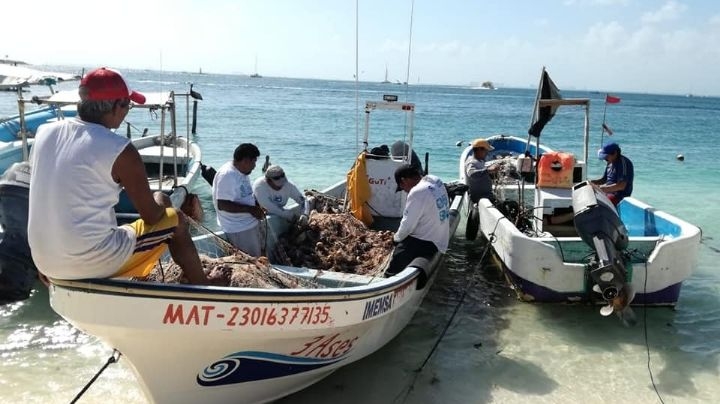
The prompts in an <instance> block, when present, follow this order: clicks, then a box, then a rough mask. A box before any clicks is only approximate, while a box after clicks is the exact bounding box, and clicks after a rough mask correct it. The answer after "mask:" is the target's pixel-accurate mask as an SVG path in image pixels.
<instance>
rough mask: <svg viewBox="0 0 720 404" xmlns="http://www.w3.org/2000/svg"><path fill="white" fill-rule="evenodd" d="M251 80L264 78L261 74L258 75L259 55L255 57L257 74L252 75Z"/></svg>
mask: <svg viewBox="0 0 720 404" xmlns="http://www.w3.org/2000/svg"><path fill="white" fill-rule="evenodd" d="M250 78H253V79H261V78H262V76H261V75H260V74H258V69H257V55H255V73H253V74H251V75H250Z"/></svg>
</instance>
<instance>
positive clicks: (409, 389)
mask: <svg viewBox="0 0 720 404" xmlns="http://www.w3.org/2000/svg"><path fill="white" fill-rule="evenodd" d="M495 227H496V228H497V224H496V226H495ZM494 237H495V233H494V232H493V233H490V238H491V239H494ZM491 246H492V241H490V240H488V243H487V245H485V249H484V250H483V253H482V256H480V261H479V262H478V266H477V267H481V266H482V263H483V262H484V261H485V257H486V256H487V253H488V252H489V251H490V248H491ZM476 284H477V281H475V282H469V283H468V284H467V285H466V286H465V289H464V290H463V293H462V295H460V299H459V300H458V302H457V303H456V304H455V308H454V309H453V313H452V315H450V318H449V319H448V321H447V323H445V327H443V330H442V332H441V333H440V335H439V336H438V338H437V340H435V344H433V346H432V348H431V349H430V352H428V354H427V355H426V356H425V360H423V363H422V364H421V365H420V367H418V368H417V369H415V370H414V371H413V372H414V373H415V374H414V375H413V378H412V381H411V382H410V385H408V386H407V387H406V388H405V389H403V390H401V391H400V392H399V393H398V395H397V396H396V397H395V399H394V400H393V401H392V402H393V403H394V402H397V401H398V399H399V398H400V397H401V396H403V399H402V402H403V403H404V402H406V401H407V399H408V397H409V396H410V393H411V392H412V391H413V390H414V389H415V383H416V382H417V378H418V377H419V376H420V374H421V373H422V371H423V369H424V368H425V365H427V363H428V361H430V358H431V357H432V355H433V354H434V353H435V350H436V349H437V347H438V346H439V345H440V342H442V340H443V338H444V337H445V334H446V333H447V331H448V329H450V325H451V324H452V323H453V320H455V315H457V313H458V311H459V310H460V306H462V304H463V302H464V301H465V296H467V293H468V291H469V290H470V288H471V287H473V286H475V285H476ZM403 391H404V392H405V394H404V395H403Z"/></svg>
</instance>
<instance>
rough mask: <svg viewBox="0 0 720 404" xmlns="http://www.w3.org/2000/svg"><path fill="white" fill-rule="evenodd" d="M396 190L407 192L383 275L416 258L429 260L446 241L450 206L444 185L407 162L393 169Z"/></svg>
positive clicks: (442, 249) (446, 245) (441, 249)
mask: <svg viewBox="0 0 720 404" xmlns="http://www.w3.org/2000/svg"><path fill="white" fill-rule="evenodd" d="M395 182H396V183H397V191H401V190H402V191H405V192H407V193H408V196H407V200H406V202H405V211H404V212H403V217H402V219H401V221H400V227H398V230H397V231H396V232H395V235H394V236H393V241H394V242H395V243H396V245H395V250H394V251H393V256H392V259H391V261H390V265H389V266H388V269H387V270H386V271H385V276H392V275H395V274H397V273H398V272H400V271H402V270H403V269H405V267H407V266H408V265H409V264H410V263H411V262H412V260H414V259H415V258H417V257H424V258H427V259H431V258H432V257H433V256H434V255H435V253H436V252H438V251H440V252H442V253H444V252H445V251H446V250H447V247H448V242H449V240H450V218H449V216H450V206H449V198H448V194H447V191H446V190H445V184H443V182H442V181H441V180H440V178H438V177H436V176H434V175H426V176H424V177H423V176H422V175H421V174H420V172H419V171H418V170H417V169H416V168H415V167H413V166H411V165H409V164H404V165H402V166H400V167H398V169H397V170H395Z"/></svg>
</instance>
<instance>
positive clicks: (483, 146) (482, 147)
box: [473, 144, 495, 151]
mask: <svg viewBox="0 0 720 404" xmlns="http://www.w3.org/2000/svg"><path fill="white" fill-rule="evenodd" d="M473 149H485V150H487V151H493V150H495V148H494V147H492V146H491V145H489V144H488V145H487V147H485V145H480V146H475V147H473Z"/></svg>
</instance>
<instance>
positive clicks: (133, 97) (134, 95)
mask: <svg viewBox="0 0 720 404" xmlns="http://www.w3.org/2000/svg"><path fill="white" fill-rule="evenodd" d="M130 101H132V102H134V103H135V104H141V105H142V104H145V96H144V95H142V94H141V93H138V92H137V91H130Z"/></svg>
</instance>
